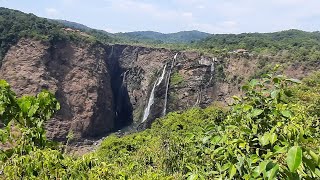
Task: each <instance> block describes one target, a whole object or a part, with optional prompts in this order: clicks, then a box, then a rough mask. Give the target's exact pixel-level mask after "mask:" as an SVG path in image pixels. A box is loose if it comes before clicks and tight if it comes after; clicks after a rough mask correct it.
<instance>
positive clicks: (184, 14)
mask: <svg viewBox="0 0 320 180" xmlns="http://www.w3.org/2000/svg"><path fill="white" fill-rule="evenodd" d="M0 6H1V7H7V8H12V9H18V10H21V11H23V12H27V13H33V14H36V15H38V16H41V17H47V18H54V19H65V20H69V21H74V22H78V23H81V24H84V25H87V26H89V27H93V28H96V29H103V30H106V31H109V32H126V31H139V30H153V31H159V32H164V33H169V32H177V31H182V30H200V31H205V32H209V33H242V32H273V31H280V30H287V29H293V28H294V29H301V30H306V31H318V30H320V0H158V1H156V0H28V1H27V0H0Z"/></svg>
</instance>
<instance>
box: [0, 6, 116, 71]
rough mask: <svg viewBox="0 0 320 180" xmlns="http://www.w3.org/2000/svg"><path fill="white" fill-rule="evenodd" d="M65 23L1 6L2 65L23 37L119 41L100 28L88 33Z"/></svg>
mask: <svg viewBox="0 0 320 180" xmlns="http://www.w3.org/2000/svg"><path fill="white" fill-rule="evenodd" d="M65 27H66V26H65V24H61V23H59V22H57V21H52V20H49V19H46V18H41V17H37V16H35V15H33V14H26V13H23V12H21V11H17V10H12V9H7V8H3V7H0V66H1V60H2V59H3V57H4V55H5V53H6V52H7V51H8V49H9V48H10V47H11V46H12V45H13V44H15V43H16V42H17V41H18V40H19V39H20V38H22V37H29V38H35V39H39V40H44V41H49V42H50V41H57V40H61V39H69V40H73V41H82V40H88V41H100V42H103V43H111V42H119V41H120V40H118V39H116V38H115V37H111V36H109V35H108V34H107V33H104V32H102V31H99V30H93V29H90V30H88V31H86V32H85V33H86V34H83V33H82V34H81V33H79V32H78V31H66V30H65V29H64V28H65Z"/></svg>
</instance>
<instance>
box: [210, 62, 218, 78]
mask: <svg viewBox="0 0 320 180" xmlns="http://www.w3.org/2000/svg"><path fill="white" fill-rule="evenodd" d="M215 61H217V58H216V57H214V58H212V62H211V67H210V71H211V73H210V75H211V77H210V80H209V83H211V81H212V78H213V76H214V62H215Z"/></svg>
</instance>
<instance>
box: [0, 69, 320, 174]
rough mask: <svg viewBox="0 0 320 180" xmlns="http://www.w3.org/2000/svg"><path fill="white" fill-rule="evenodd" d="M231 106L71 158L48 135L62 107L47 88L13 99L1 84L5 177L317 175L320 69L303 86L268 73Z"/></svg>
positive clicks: (181, 117)
mask: <svg viewBox="0 0 320 180" xmlns="http://www.w3.org/2000/svg"><path fill="white" fill-rule="evenodd" d="M242 89H243V91H244V96H243V97H234V99H235V102H234V104H233V105H231V106H230V107H223V106H219V105H217V104H216V105H213V106H210V107H208V108H206V109H199V108H194V109H190V110H188V111H186V112H173V113H169V114H168V115H167V116H166V117H164V118H161V119H159V120H157V121H155V122H154V123H153V125H152V128H151V129H147V130H145V131H143V132H139V133H134V134H131V135H127V136H124V137H117V136H115V135H111V136H109V137H107V138H106V139H105V140H104V141H103V142H102V144H101V146H100V147H99V148H98V150H97V151H96V152H93V153H90V154H87V155H84V156H82V157H72V156H70V155H67V154H64V153H63V150H62V149H60V148H58V147H56V146H54V145H53V144H52V143H49V141H47V140H46V139H45V136H44V130H43V128H44V127H43V122H45V121H46V120H47V119H49V118H50V117H51V116H52V114H53V113H54V111H55V110H57V109H59V105H58V103H57V102H56V100H55V99H54V97H52V95H51V94H50V93H48V92H42V93H40V94H39V95H38V96H37V97H30V96H26V97H22V98H16V96H15V94H14V92H12V91H11V90H10V87H9V85H8V84H7V83H6V82H4V81H1V82H0V119H1V120H2V121H3V123H4V125H5V128H4V129H1V131H0V132H1V133H0V137H1V138H0V139H1V142H2V144H6V145H7V148H6V149H5V150H4V149H2V150H1V151H0V155H1V156H0V157H1V162H0V172H1V174H0V178H3V179H19V178H22V179H24V178H26V179H55V178H58V179H186V178H188V179H193V180H194V179H215V178H220V179H274V178H278V179H299V178H300V179H318V178H320V149H319V147H320V139H319V136H320V133H319V132H320V129H319V128H320V126H319V125H320V121H319V115H320V110H319V107H320V106H319V105H320V73H316V74H314V75H313V76H310V77H308V78H306V79H305V80H304V81H303V82H302V83H300V82H299V81H297V80H295V79H288V78H286V77H284V76H281V75H271V74H268V75H265V76H264V78H262V79H259V80H257V79H254V80H251V81H250V82H249V83H248V84H247V85H245V86H243V88H242Z"/></svg>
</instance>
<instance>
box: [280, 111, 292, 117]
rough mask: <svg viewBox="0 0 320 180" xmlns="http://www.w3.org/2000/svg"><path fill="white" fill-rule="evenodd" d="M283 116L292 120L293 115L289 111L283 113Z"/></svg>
mask: <svg viewBox="0 0 320 180" xmlns="http://www.w3.org/2000/svg"><path fill="white" fill-rule="evenodd" d="M281 114H282V115H283V116H284V117H286V118H290V117H291V116H292V113H291V112H290V111H288V110H283V111H281Z"/></svg>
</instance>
